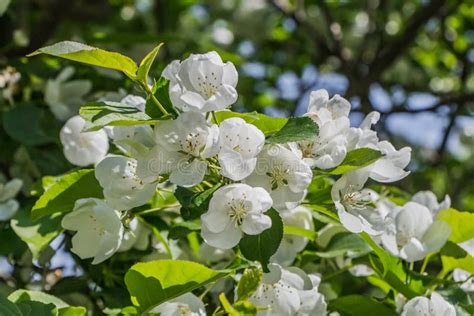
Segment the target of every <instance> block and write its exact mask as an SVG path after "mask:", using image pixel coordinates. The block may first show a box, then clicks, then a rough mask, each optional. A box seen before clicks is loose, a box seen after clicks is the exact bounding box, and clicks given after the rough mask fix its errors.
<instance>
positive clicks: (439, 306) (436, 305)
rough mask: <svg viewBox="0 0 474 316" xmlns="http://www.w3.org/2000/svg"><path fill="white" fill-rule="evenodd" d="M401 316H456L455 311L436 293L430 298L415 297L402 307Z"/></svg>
mask: <svg viewBox="0 0 474 316" xmlns="http://www.w3.org/2000/svg"><path fill="white" fill-rule="evenodd" d="M401 316H456V309H455V308H454V306H453V305H451V304H450V303H449V302H447V301H446V300H445V299H444V298H443V297H442V296H441V295H439V294H438V293H436V292H433V293H431V298H430V299H428V298H427V297H424V296H417V297H414V298H412V299H411V300H409V301H408V302H407V303H406V304H405V306H404V307H403V311H402V313H401Z"/></svg>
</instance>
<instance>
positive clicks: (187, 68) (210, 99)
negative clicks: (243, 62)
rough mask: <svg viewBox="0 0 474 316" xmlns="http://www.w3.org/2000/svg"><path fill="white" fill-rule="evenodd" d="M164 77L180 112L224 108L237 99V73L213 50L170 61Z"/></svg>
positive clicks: (172, 99)
mask: <svg viewBox="0 0 474 316" xmlns="http://www.w3.org/2000/svg"><path fill="white" fill-rule="evenodd" d="M163 77H165V78H166V79H168V80H169V81H170V86H169V95H170V99H171V101H172V102H173V105H174V106H175V107H176V108H178V109H179V110H181V111H183V112H189V111H190V112H208V111H216V110H221V109H225V108H227V107H228V106H230V105H231V104H233V103H235V101H236V100H237V91H236V90H235V86H236V85H237V79H238V74H237V71H236V69H235V67H234V64H232V63H231V62H226V63H223V62H222V59H221V57H220V56H219V55H218V54H217V53H216V52H209V53H207V54H191V55H190V56H189V57H188V58H187V59H185V60H184V61H182V62H180V61H178V60H175V61H173V62H171V63H170V64H169V65H168V66H167V67H166V68H165V70H163Z"/></svg>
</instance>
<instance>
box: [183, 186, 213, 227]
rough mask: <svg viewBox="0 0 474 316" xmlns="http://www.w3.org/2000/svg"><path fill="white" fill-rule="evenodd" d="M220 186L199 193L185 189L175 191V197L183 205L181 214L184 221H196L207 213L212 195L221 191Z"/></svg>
mask: <svg viewBox="0 0 474 316" xmlns="http://www.w3.org/2000/svg"><path fill="white" fill-rule="evenodd" d="M220 186H221V185H220V184H216V185H215V186H213V187H212V188H210V189H207V190H205V191H202V192H197V193H195V192H193V191H192V190H190V189H187V188H184V187H178V188H177V189H176V191H175V196H176V199H178V201H179V202H180V203H181V209H180V212H181V216H182V217H183V219H185V220H192V219H196V218H199V217H200V216H201V215H202V214H204V213H205V212H207V209H208V206H209V202H210V200H211V198H212V194H213V193H214V192H215V191H216V190H217V189H219V188H220Z"/></svg>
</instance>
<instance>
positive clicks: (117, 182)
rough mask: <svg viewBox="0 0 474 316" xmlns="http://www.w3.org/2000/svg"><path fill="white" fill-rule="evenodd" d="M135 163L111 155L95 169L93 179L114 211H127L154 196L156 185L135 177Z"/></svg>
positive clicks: (129, 159) (134, 161) (131, 160)
mask: <svg viewBox="0 0 474 316" xmlns="http://www.w3.org/2000/svg"><path fill="white" fill-rule="evenodd" d="M136 169H137V161H136V160H135V159H133V158H129V157H124V156H115V155H111V156H108V157H106V158H104V159H103V160H102V161H101V162H100V163H98V164H97V166H96V168H95V177H96V178H97V180H98V181H99V183H100V186H101V187H102V188H103V189H104V191H103V192H104V197H105V200H106V201H107V204H109V205H110V206H111V207H113V208H115V209H116V210H129V209H132V208H134V207H137V206H141V205H144V204H146V203H147V202H148V201H149V200H150V199H151V197H152V196H153V195H154V194H155V190H156V183H147V182H145V181H143V180H142V179H140V178H139V177H138V176H137V171H136Z"/></svg>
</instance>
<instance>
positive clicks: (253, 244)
mask: <svg viewBox="0 0 474 316" xmlns="http://www.w3.org/2000/svg"><path fill="white" fill-rule="evenodd" d="M266 214H267V215H268V216H270V218H271V219H272V227H270V228H269V229H266V230H264V231H263V232H262V233H260V234H258V235H245V236H244V237H243V238H242V239H241V240H240V243H239V248H240V251H241V252H242V254H243V255H244V257H245V258H247V259H248V260H255V261H259V262H260V263H261V264H262V268H263V271H264V272H268V271H269V270H268V267H267V265H268V263H269V260H270V257H271V256H272V255H273V254H274V253H275V252H276V251H277V250H278V247H279V246H280V243H281V240H282V238H283V221H282V220H281V217H280V215H279V214H278V212H277V211H276V210H275V209H273V208H271V209H270V210H268V211H267V212H266Z"/></svg>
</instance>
